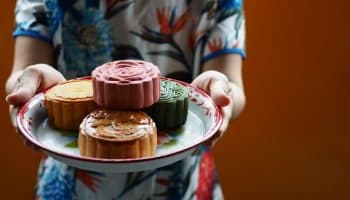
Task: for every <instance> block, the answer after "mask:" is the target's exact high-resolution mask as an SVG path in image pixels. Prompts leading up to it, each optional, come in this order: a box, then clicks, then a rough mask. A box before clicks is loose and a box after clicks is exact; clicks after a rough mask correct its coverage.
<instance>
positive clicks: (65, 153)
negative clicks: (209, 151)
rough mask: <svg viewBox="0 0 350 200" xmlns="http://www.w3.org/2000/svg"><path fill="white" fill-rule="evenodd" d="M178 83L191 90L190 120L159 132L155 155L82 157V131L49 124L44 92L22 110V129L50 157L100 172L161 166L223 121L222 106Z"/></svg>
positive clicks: (204, 138)
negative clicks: (63, 129)
mask: <svg viewBox="0 0 350 200" xmlns="http://www.w3.org/2000/svg"><path fill="white" fill-rule="evenodd" d="M169 80H172V81H176V80H173V79H169ZM176 82H178V83H180V84H182V85H184V86H185V87H187V88H188V89H189V95H190V98H189V112H188V117H187V121H186V123H185V125H183V126H182V127H180V128H178V129H176V130H169V131H166V132H164V131H163V132H162V131H159V132H158V146H157V151H156V154H155V155H154V156H152V157H147V158H139V159H100V158H89V157H83V156H80V154H79V148H78V147H77V136H78V133H77V132H67V131H61V130H56V129H54V128H52V127H51V126H50V124H49V123H48V121H47V113H46V108H45V104H44V93H43V92H41V93H38V94H36V95H35V96H34V97H33V98H32V99H30V100H29V101H28V102H27V103H26V104H25V105H24V106H23V107H22V108H21V109H20V110H19V113H18V115H17V124H18V129H19V130H20V132H21V133H22V134H23V135H24V137H25V138H27V139H28V140H29V141H31V142H32V143H33V144H34V145H36V146H37V147H38V148H40V149H41V150H43V151H44V152H46V153H47V154H48V155H49V156H52V157H53V158H55V159H57V160H59V161H61V162H64V163H66V164H68V165H71V166H73V167H77V168H81V169H85V170H90V171H96V172H135V171H143V170H150V169H155V168H159V167H162V166H165V165H168V164H171V163H174V162H176V161H178V160H181V159H183V158H185V157H186V156H188V155H190V154H191V153H192V152H193V151H194V150H195V148H196V147H197V146H198V145H200V144H202V143H204V142H206V141H207V140H209V139H210V138H211V137H212V136H213V135H214V134H215V133H216V132H217V130H218V128H219V127H220V125H221V123H222V113H221V110H220V108H219V107H217V106H216V105H215V104H214V103H213V101H212V100H211V98H210V97H209V96H208V95H207V94H205V93H204V92H203V91H201V90H199V89H197V88H194V87H192V86H191V85H189V84H187V83H183V82H180V81H176Z"/></svg>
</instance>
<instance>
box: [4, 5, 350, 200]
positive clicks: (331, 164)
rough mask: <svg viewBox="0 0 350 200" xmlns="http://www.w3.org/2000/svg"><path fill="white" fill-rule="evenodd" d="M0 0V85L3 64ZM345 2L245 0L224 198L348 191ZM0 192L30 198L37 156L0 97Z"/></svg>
mask: <svg viewBox="0 0 350 200" xmlns="http://www.w3.org/2000/svg"><path fill="white" fill-rule="evenodd" d="M13 7H14V3H12V1H6V2H5V1H1V9H2V11H1V12H0V15H1V18H0V20H1V21H0V26H1V27H0V28H1V29H0V34H1V35H0V39H1V42H0V46H1V47H0V55H1V57H0V87H1V88H0V90H1V91H4V81H5V79H6V77H7V76H8V74H9V70H10V68H11V62H12V51H13V41H12V38H11V30H12V22H13V17H12V13H13ZM349 8H350V1H346V0H334V1H329V0H308V1H303V0H295V1H279V0H264V1H248V0H247V1H246V2H245V9H246V17H247V31H248V32H247V38H248V40H247V51H248V59H247V61H246V62H245V63H244V65H245V67H244V77H245V83H246V92H247V100H248V101H247V107H246V110H245V112H244V113H243V114H242V116H241V117H240V118H239V119H238V120H237V121H236V122H234V123H233V124H232V125H231V129H230V131H229V132H228V133H227V134H226V135H225V136H224V138H223V139H222V140H221V141H220V142H219V143H218V145H217V146H216V148H215V154H216V159H217V165H218V168H219V176H220V179H221V181H222V183H223V188H224V192H225V195H226V199H239V200H243V199H270V200H271V199H300V200H301V199H305V200H306V199H308V200H309V199H350V189H349V188H350V174H349V169H350V162H349V161H350V159H349V157H350V147H349V146H350V145H349V142H350V132H349V123H350V117H349V116H350V84H349V81H348V80H349V78H348V77H349V76H350V60H349V58H350V55H349V54H350V28H349V27H350V26H349V23H350V12H349V10H348V9H349ZM0 107H1V108H0V110H1V114H0V117H1V126H0V129H1V134H0V155H2V158H1V161H0V163H1V164H0V178H1V179H0V191H1V192H0V195H1V196H2V197H1V199H5V198H4V197H3V195H4V196H6V197H9V195H12V198H11V199H29V198H30V197H31V195H32V189H33V185H34V182H35V176H36V168H37V163H38V160H39V155H38V154H34V153H32V152H31V151H30V150H29V149H27V148H25V147H24V146H23V145H22V143H21V141H20V140H19V139H18V136H17V135H16V133H15V132H14V131H13V130H12V129H11V126H10V123H9V120H8V116H7V106H6V104H5V101H4V98H1V100H0Z"/></svg>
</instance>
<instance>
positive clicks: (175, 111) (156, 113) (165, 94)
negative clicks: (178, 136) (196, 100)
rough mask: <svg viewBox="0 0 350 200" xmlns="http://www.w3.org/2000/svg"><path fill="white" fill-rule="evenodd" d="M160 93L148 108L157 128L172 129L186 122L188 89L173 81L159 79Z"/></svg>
mask: <svg viewBox="0 0 350 200" xmlns="http://www.w3.org/2000/svg"><path fill="white" fill-rule="evenodd" d="M160 84H161V94H160V99H159V101H158V102H157V103H155V104H154V105H152V106H151V107H150V108H149V109H148V113H149V115H151V117H152V118H153V120H154V121H155V122H156V125H157V128H158V129H173V128H177V127H179V126H181V125H183V124H184V123H185V122H186V118H187V113H188V89H187V88H186V87H184V86H182V85H180V84H178V83H176V82H174V81H170V80H164V79H163V80H161V83H160Z"/></svg>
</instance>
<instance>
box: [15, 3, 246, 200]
mask: <svg viewBox="0 0 350 200" xmlns="http://www.w3.org/2000/svg"><path fill="white" fill-rule="evenodd" d="M15 16H16V26H15V30H14V36H15V37H18V36H29V37H33V38H36V39H40V40H44V41H47V42H49V43H51V44H52V45H53V47H54V49H55V54H56V58H57V62H56V66H55V67H56V68H57V69H58V70H59V71H60V72H62V73H63V74H64V76H65V77H66V78H67V79H69V78H74V77H79V76H85V75H89V74H90V73H91V71H92V70H93V69H94V68H95V67H96V66H98V65H101V64H103V63H105V62H108V61H112V60H119V59H142V60H147V61H150V62H153V63H155V64H156V65H157V66H158V67H159V68H160V71H161V74H162V75H163V76H169V77H172V78H177V79H181V80H184V81H191V80H192V78H193V77H195V76H197V75H198V74H199V73H200V71H201V66H202V65H203V64H204V63H205V62H207V61H208V60H210V59H212V58H215V57H217V56H220V55H223V54H240V55H241V56H242V57H245V52H244V42H245V41H244V40H245V27H244V15H243V10H242V0H152V1H145V0H100V1H99V0H18V1H17V6H16V11H15ZM36 197H37V199H221V198H222V194H221V189H220V186H219V184H218V182H217V179H216V171H215V166H214V160H213V155H212V153H211V151H210V150H208V149H206V148H204V147H201V148H200V149H199V150H198V151H196V153H195V154H193V155H192V156H190V157H189V158H186V159H184V160H182V161H180V162H177V163H175V164H172V165H169V166H166V167H163V168H160V169H155V170H151V171H147V172H137V173H126V174H101V173H96V172H88V171H83V170H80V169H75V168H72V167H69V166H66V165H65V164H63V163H60V162H58V161H56V160H54V159H53V158H50V157H48V158H46V159H44V160H43V161H42V163H41V166H40V170H39V175H38V185H37V192H36Z"/></svg>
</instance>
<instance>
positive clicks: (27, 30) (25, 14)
mask: <svg viewBox="0 0 350 200" xmlns="http://www.w3.org/2000/svg"><path fill="white" fill-rule="evenodd" d="M13 36H14V37H17V36H29V37H33V38H37V39H41V40H44V41H47V42H50V43H51V42H52V36H51V34H50V33H49V23H48V14H47V9H46V5H45V1H44V0H18V1H17V4H16V9H15V29H14V32H13Z"/></svg>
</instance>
